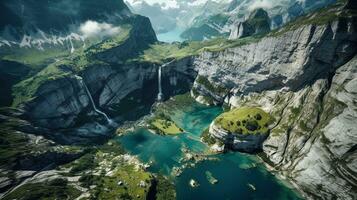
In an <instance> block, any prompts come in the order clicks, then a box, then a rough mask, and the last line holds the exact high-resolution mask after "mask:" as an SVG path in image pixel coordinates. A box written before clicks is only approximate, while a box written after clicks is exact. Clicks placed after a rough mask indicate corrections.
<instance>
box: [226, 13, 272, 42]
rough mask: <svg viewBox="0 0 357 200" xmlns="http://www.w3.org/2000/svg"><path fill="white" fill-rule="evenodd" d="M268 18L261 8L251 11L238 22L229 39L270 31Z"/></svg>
mask: <svg viewBox="0 0 357 200" xmlns="http://www.w3.org/2000/svg"><path fill="white" fill-rule="evenodd" d="M270 21H271V20H270V18H269V16H268V13H267V12H266V11H265V10H263V9H262V8H260V9H257V10H255V11H253V12H252V13H251V14H250V16H249V18H248V19H247V20H246V21H244V22H239V23H238V24H237V25H236V26H234V28H233V29H232V31H231V34H230V36H229V39H231V40H234V39H238V38H243V37H248V36H252V35H259V34H264V33H267V32H269V31H270Z"/></svg>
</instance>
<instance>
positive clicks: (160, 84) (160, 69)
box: [157, 59, 175, 101]
mask: <svg viewBox="0 0 357 200" xmlns="http://www.w3.org/2000/svg"><path fill="white" fill-rule="evenodd" d="M174 61H175V59H174V60H172V61H170V62H168V63H165V64H163V65H161V66H160V67H159V70H158V86H159V93H158V94H157V100H158V101H162V100H163V98H164V94H163V93H162V77H161V76H162V68H164V67H166V66H168V65H169V64H171V63H173V62H174Z"/></svg>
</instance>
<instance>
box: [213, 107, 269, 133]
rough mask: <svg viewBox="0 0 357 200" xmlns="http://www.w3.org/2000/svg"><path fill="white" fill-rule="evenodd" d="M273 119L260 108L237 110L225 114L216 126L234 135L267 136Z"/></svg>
mask: <svg viewBox="0 0 357 200" xmlns="http://www.w3.org/2000/svg"><path fill="white" fill-rule="evenodd" d="M273 121H274V120H273V118H272V117H271V116H270V115H269V114H268V113H266V112H265V111H263V110H262V109H260V108H249V107H245V108H237V109H234V110H231V111H229V112H226V113H223V114H221V115H220V116H218V117H217V118H216V119H215V121H214V122H215V124H216V125H217V126H219V127H220V128H222V129H224V130H226V131H228V132H229V133H232V134H267V133H268V131H269V129H268V127H269V125H270V124H271V123H272V122H273Z"/></svg>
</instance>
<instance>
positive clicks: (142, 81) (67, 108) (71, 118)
mask: <svg viewBox="0 0 357 200" xmlns="http://www.w3.org/2000/svg"><path fill="white" fill-rule="evenodd" d="M158 67H159V65H155V64H153V63H145V62H138V63H131V64H113V65H91V66H88V67H87V68H86V69H85V70H83V71H81V72H80V73H79V74H78V75H79V76H81V77H82V78H83V83H84V84H85V85H86V86H87V87H88V89H89V92H90V94H91V96H92V97H93V100H94V103H95V104H96V105H97V107H99V108H101V109H103V110H106V111H113V109H115V107H116V106H118V105H119V106H120V105H121V103H124V102H122V101H123V100H124V99H125V97H127V96H128V95H129V94H131V93H132V92H135V91H137V90H142V93H143V94H145V95H144V96H149V97H151V100H152V102H153V101H154V99H155V98H156V95H157V93H156V92H155V91H157V88H158V87H157V83H158V81H157V78H158V73H157V70H158ZM195 74H196V73H195V72H194V71H193V67H192V59H191V58H186V59H182V60H179V61H177V62H174V63H171V64H170V65H168V66H166V67H165V68H164V69H163V72H162V76H163V85H164V88H163V90H164V94H165V96H167V97H169V96H171V95H174V94H178V93H184V92H187V91H189V89H190V88H191V86H192V85H191V83H192V82H193V80H194V77H195ZM181 82H182V83H185V84H178V83H181ZM83 83H81V81H80V80H79V79H78V77H76V75H75V74H74V73H72V72H71V73H69V74H68V75H65V76H64V77H63V78H60V79H56V80H54V81H47V82H45V83H44V84H42V85H41V86H40V87H39V88H38V89H37V92H36V94H35V98H34V99H32V100H31V101H29V102H27V103H25V104H23V105H24V109H25V115H26V116H27V118H29V119H31V121H32V122H34V123H35V124H36V125H38V126H41V127H46V128H51V129H58V128H69V127H73V126H74V125H76V123H77V122H78V120H80V118H81V115H86V113H88V112H91V111H93V107H92V105H91V102H90V99H89V96H88V94H87V93H86V91H85V87H84V85H83ZM186 83H187V84H186ZM148 88H150V90H147V89H148ZM148 91H151V94H148V93H147V92H148ZM137 100H138V101H140V99H137ZM123 106H127V105H125V104H124V105H123ZM142 106H144V105H142ZM43 108H46V109H43ZM113 112H114V111H113ZM118 114H119V115H120V113H117V115H118ZM113 117H114V116H113Z"/></svg>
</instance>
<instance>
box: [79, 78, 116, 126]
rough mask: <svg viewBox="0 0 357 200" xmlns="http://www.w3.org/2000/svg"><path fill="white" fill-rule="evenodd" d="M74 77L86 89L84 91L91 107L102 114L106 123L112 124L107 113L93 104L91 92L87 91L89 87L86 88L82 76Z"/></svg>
mask: <svg viewBox="0 0 357 200" xmlns="http://www.w3.org/2000/svg"><path fill="white" fill-rule="evenodd" d="M76 77H77V78H78V79H79V81H80V83H81V84H82V86H83V87H84V89H85V91H86V93H87V96H88V98H89V100H90V102H91V104H92V107H93V109H94V111H95V112H96V113H98V114H100V115H102V116H103V117H104V118H105V119H106V120H107V122H108V124H112V123H113V121H112V120H111V119H110V118H109V117H108V115H107V114H105V113H104V112H102V111H101V110H99V109H98V108H97V106H96V105H95V103H94V100H93V97H92V95H91V93H90V92H89V89H88V87H87V85H86V84H85V83H84V81H83V78H82V77H80V76H76Z"/></svg>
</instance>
